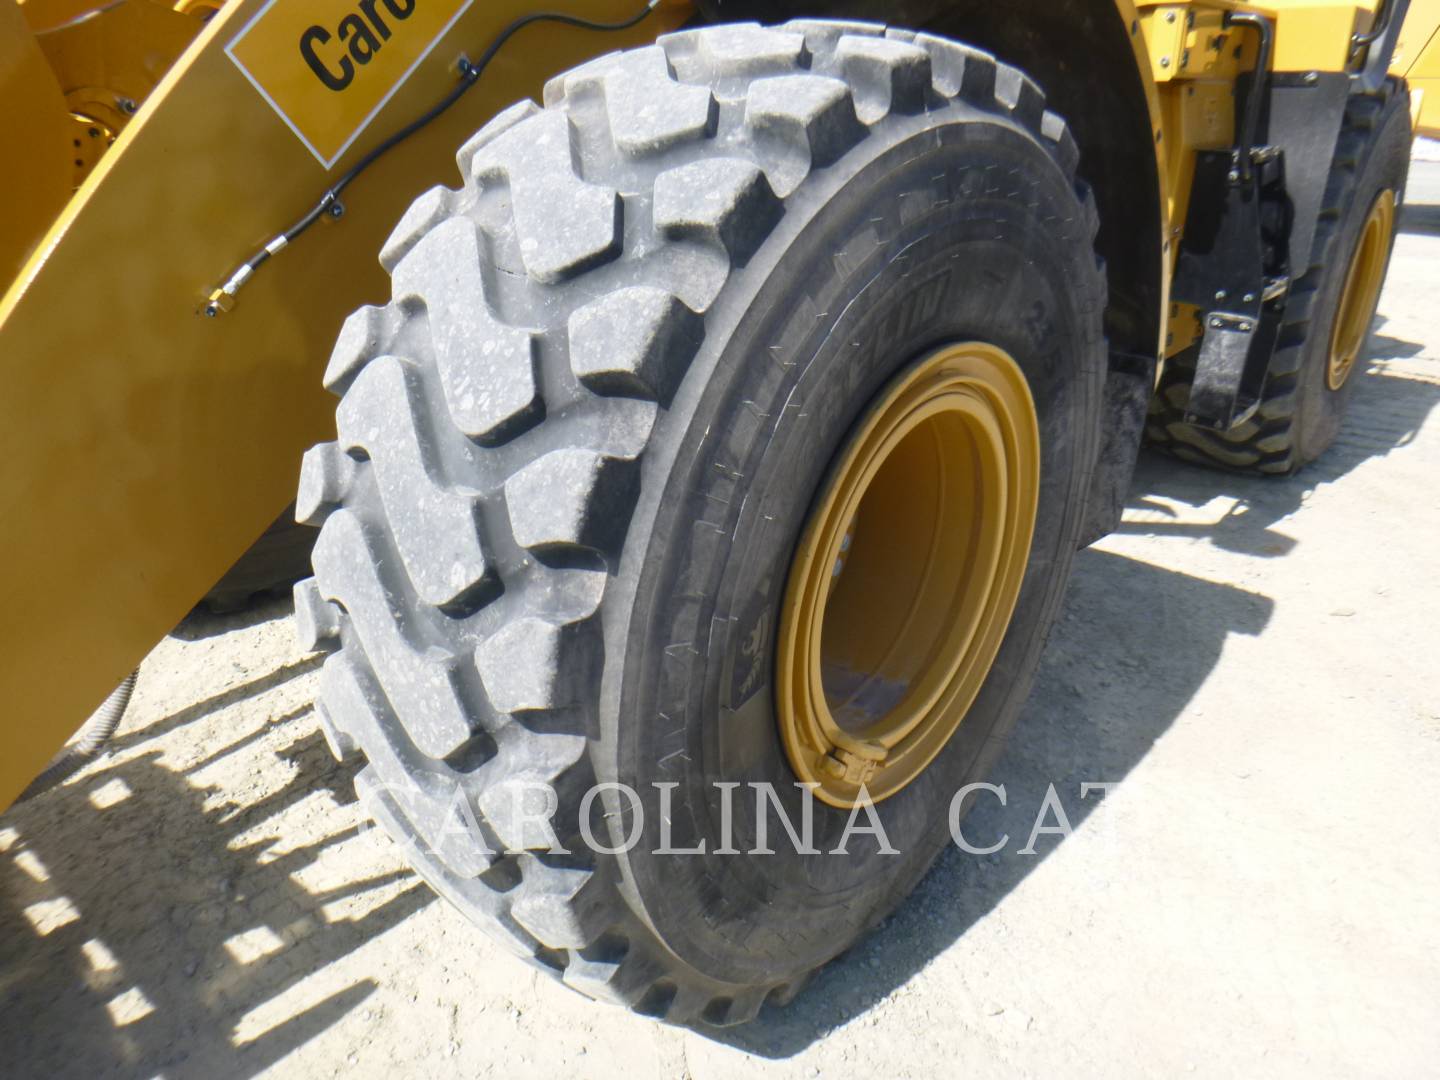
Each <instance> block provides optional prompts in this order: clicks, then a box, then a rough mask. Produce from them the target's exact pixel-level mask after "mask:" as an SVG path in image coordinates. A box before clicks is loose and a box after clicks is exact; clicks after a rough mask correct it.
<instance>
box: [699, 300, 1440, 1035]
mask: <svg viewBox="0 0 1440 1080" xmlns="http://www.w3.org/2000/svg"><path fill="white" fill-rule="evenodd" d="M1378 325H1379V326H1383V321H1382V322H1381V323H1379V324H1378ZM1420 351H1421V347H1420V346H1419V345H1417V344H1415V343H1412V342H1406V341H1401V340H1399V339H1396V338H1390V337H1386V336H1384V335H1383V334H1375V335H1373V336H1372V338H1371V341H1370V359H1371V366H1370V368H1369V369H1368V370H1367V371H1364V372H1357V373H1356V376H1355V377H1356V378H1358V379H1360V382H1359V384H1358V385H1357V386H1356V387H1355V395H1354V397H1353V399H1352V401H1351V406H1350V416H1349V419H1348V420H1347V423H1346V426H1345V428H1344V430H1343V431H1342V432H1341V435H1340V437H1339V438H1338V439H1337V440H1336V442H1335V444H1334V445H1333V446H1332V447H1331V449H1330V450H1329V451H1328V452H1327V454H1326V455H1325V456H1324V457H1323V458H1322V459H1321V460H1320V461H1318V462H1316V463H1314V464H1312V465H1310V466H1308V467H1307V468H1306V469H1304V470H1302V471H1301V472H1300V473H1299V474H1297V475H1296V476H1292V477H1263V478H1262V477H1248V476H1242V475H1238V474H1227V473H1223V472H1216V471H1214V470H1211V469H1204V468H1199V467H1196V466H1191V465H1186V464H1184V463H1182V462H1178V461H1175V460H1173V459H1170V458H1166V457H1162V456H1160V455H1157V454H1154V453H1151V452H1149V451H1146V452H1143V453H1142V454H1141V459H1140V464H1139V466H1138V468H1137V469H1136V475H1135V480H1134V483H1133V485H1132V487H1131V495H1130V499H1129V501H1128V504H1127V513H1126V518H1127V520H1126V521H1125V522H1124V523H1122V524H1121V526H1120V528H1119V530H1117V531H1118V532H1121V533H1126V532H1141V533H1147V534H1151V535H1177V536H1193V537H1196V538H1204V539H1206V540H1208V541H1209V542H1210V543H1212V544H1215V545H1216V546H1218V547H1221V548H1224V549H1226V550H1230V551H1236V552H1240V553H1243V554H1247V555H1254V556H1260V557H1275V556H1280V555H1285V554H1288V553H1289V552H1290V551H1291V550H1293V548H1294V546H1295V542H1294V540H1293V539H1291V538H1290V537H1289V536H1287V535H1286V534H1284V533H1283V532H1281V531H1279V530H1277V529H1276V528H1275V525H1276V524H1277V523H1278V522H1280V521H1281V520H1282V519H1283V518H1285V517H1286V516H1287V515H1289V514H1291V513H1293V512H1295V511H1296V510H1298V509H1299V507H1300V505H1301V503H1302V501H1303V500H1304V498H1305V497H1306V495H1307V494H1308V493H1309V492H1310V491H1312V490H1314V489H1315V488H1316V487H1317V486H1319V485H1321V484H1325V483H1330V482H1333V481H1335V480H1338V479H1339V478H1341V477H1342V476H1344V475H1345V474H1347V473H1349V472H1351V471H1352V470H1353V469H1355V468H1357V467H1358V466H1360V465H1362V464H1363V463H1365V462H1367V461H1369V460H1371V459H1372V458H1376V457H1381V456H1384V455H1385V454H1388V453H1390V452H1391V451H1392V450H1394V449H1395V448H1397V447H1401V446H1404V445H1405V444H1406V443H1408V442H1409V441H1410V440H1411V439H1412V438H1413V437H1414V435H1415V433H1416V431H1417V430H1418V429H1419V428H1420V426H1421V424H1422V423H1423V422H1424V421H1425V419H1426V417H1427V416H1428V415H1429V413H1430V410H1431V409H1433V408H1434V407H1435V406H1436V404H1437V402H1440V385H1436V384H1435V383H1433V382H1428V381H1425V380H1423V379H1418V378H1415V377H1411V376H1407V375H1405V374H1404V373H1403V372H1400V371H1398V370H1387V368H1386V364H1385V362H1386V361H1389V360H1399V359H1408V358H1409V357H1411V356H1414V355H1417V354H1418V353H1419V352H1420ZM1220 497H1227V498H1229V499H1232V500H1235V503H1234V505H1233V507H1232V508H1231V509H1229V510H1228V511H1227V512H1226V513H1225V514H1224V515H1223V516H1222V517H1221V518H1220V519H1219V520H1218V521H1215V522H1207V523H1204V524H1198V525H1197V524H1190V523H1184V522H1180V521H1178V520H1173V521H1170V520H1167V518H1177V517H1178V515H1176V514H1175V512H1174V510H1173V509H1172V505H1173V502H1174V501H1178V502H1181V503H1184V504H1187V505H1190V506H1195V507H1199V506H1204V505H1205V504H1207V503H1209V502H1211V501H1212V500H1215V499H1217V498H1220ZM1273 608H1274V602H1273V601H1272V600H1270V599H1269V598H1268V597H1265V596H1261V595H1259V594H1256V593H1253V592H1248V591H1246V590H1244V589H1240V588H1237V587H1235V586H1232V585H1225V584H1217V583H1215V582H1211V581H1205V580H1202V579H1199V578H1195V577H1192V576H1189V575H1186V574H1182V573H1178V572H1176V571H1172V570H1166V569H1164V568H1162V567H1158V566H1154V565H1151V564H1148V563H1141V562H1136V561H1134V560H1131V559H1128V558H1125V557H1124V556H1121V555H1118V554H1114V553H1111V552H1105V551H1099V550H1095V549H1091V550H1088V551H1083V552H1081V553H1080V555H1079V556H1078V558H1077V560H1076V564H1075V572H1074V576H1073V578H1072V580H1071V584H1070V591H1069V594H1068V596H1067V598H1066V605H1065V611H1064V614H1063V616H1062V618H1061V621H1060V622H1059V624H1058V625H1057V626H1056V628H1055V631H1054V632H1053V633H1052V635H1051V638H1050V642H1049V645H1048V647H1047V649H1046V652H1045V657H1044V660H1043V661H1042V663H1041V667H1040V671H1039V675H1038V677H1037V680H1036V685H1035V689H1034V691H1033V692H1032V693H1031V696H1030V700H1029V701H1028V702H1027V704H1026V706H1025V709H1024V711H1023V712H1022V713H1021V716H1020V720H1019V722H1018V723H1017V724H1016V726H1015V729H1014V731H1013V732H1012V733H1011V736H1010V739H1009V743H1008V745H1007V748H1006V750H1005V753H1004V755H1003V756H1002V757H1001V759H1000V761H999V763H998V764H997V766H996V768H995V770H994V773H993V775H992V776H991V777H990V779H991V781H992V782H993V783H996V784H1003V785H1004V786H1005V789H1006V794H1007V803H1006V805H1005V806H1004V807H1002V806H1000V805H998V803H997V801H995V800H993V799H983V800H981V801H980V802H979V803H977V805H976V807H975V810H974V811H973V812H972V813H971V814H970V816H969V817H968V818H967V819H966V821H965V824H964V832H965V835H966V836H967V837H968V838H970V839H971V842H972V843H973V844H975V845H976V846H982V847H983V846H986V845H988V844H990V843H993V842H995V841H996V840H997V839H998V838H999V837H1001V836H1004V835H1006V834H1008V835H1009V837H1010V838H1011V839H1010V843H1009V844H1008V845H1007V846H1006V848H1005V849H1004V850H1002V851H1001V852H998V853H996V854H993V855H986V856H974V855H969V854H966V853H964V852H963V851H961V850H960V848H959V847H950V848H948V849H947V850H946V851H945V853H944V854H943V855H941V857H940V859H939V860H938V861H937V862H936V864H935V866H934V867H933V868H932V869H931V871H930V873H929V875H928V876H927V877H926V879H925V881H924V882H923V883H922V884H921V886H920V887H919V888H918V889H917V890H916V891H915V893H914V894H913V895H912V896H911V897H910V898H909V899H908V900H907V901H906V902H905V904H904V905H902V906H901V908H900V909H899V910H898V911H897V912H896V913H895V914H894V915H893V916H892V917H891V918H890V919H889V920H887V921H886V923H885V924H883V925H882V926H881V927H880V928H879V929H877V930H876V932H875V933H874V934H872V935H870V937H868V938H867V939H865V940H864V941H862V943H861V944H860V945H858V946H857V947H856V948H855V949H854V950H852V951H851V952H850V953H848V954H846V955H845V956H843V957H841V958H840V959H839V960H837V961H835V962H834V963H832V964H830V965H829V966H828V967H826V968H825V969H824V970H823V971H821V972H820V974H819V975H818V976H816V978H815V980H814V982H813V983H812V984H811V985H810V986H809V987H808V988H807V989H806V990H805V992H804V993H802V994H801V995H800V996H799V997H798V998H797V999H796V1000H795V1002H794V1003H792V1004H791V1005H789V1006H787V1007H784V1008H774V1007H769V1006H767V1007H766V1008H765V1010H764V1011H763V1012H762V1013H761V1015H760V1017H759V1019H758V1020H756V1021H755V1022H754V1023H752V1024H750V1025H747V1026H745V1027H742V1028H737V1029H734V1030H725V1029H719V1030H717V1029H713V1028H706V1029H703V1030H702V1032H701V1033H702V1034H704V1035H705V1036H706V1037H708V1038H711V1039H714V1040H716V1041H719V1042H722V1043H726V1044H729V1045H731V1046H735V1047H737V1048H739V1049H742V1050H745V1051H746V1052H748V1053H752V1054H756V1055H759V1056H762V1057H767V1058H786V1057H790V1056H792V1055H794V1054H796V1053H799V1052H800V1051H802V1050H804V1049H805V1048H806V1047H808V1046H809V1045H810V1044H812V1043H814V1042H816V1041H817V1040H819V1039H821V1038H823V1037H824V1036H825V1035H826V1034H827V1033H829V1032H830V1031H832V1030H834V1029H835V1028H837V1027H839V1026H841V1025H843V1024H845V1023H847V1022H849V1021H850V1020H852V1019H854V1018H855V1017H856V1016H858V1015H860V1014H861V1013H863V1012H864V1011H866V1010H867V1009H869V1008H871V1007H872V1006H874V1005H875V1004H876V1003H877V1002H879V1001H880V1000H881V999H883V998H884V997H885V996H886V995H888V994H890V993H891V992H892V991H894V990H896V989H897V988H899V987H900V986H902V985H903V984H904V983H905V982H906V981H907V980H909V979H910V978H911V977H912V976H914V975H915V974H916V973H917V972H918V971H920V970H921V969H922V968H923V967H925V965H926V964H928V963H929V962H930V961H931V959H932V958H933V957H935V956H937V955H938V954H940V953H941V952H943V951H945V950H946V949H947V948H950V947H951V946H952V945H953V944H954V943H955V942H956V941H957V940H959V939H960V938H961V937H962V936H963V935H964V934H965V932H966V931H967V930H968V929H969V928H970V927H971V926H973V925H974V924H975V923H976V922H977V921H978V920H979V919H981V918H982V917H983V916H985V915H986V914H987V913H988V912H990V911H991V910H992V909H993V908H994V907H995V905H996V904H998V903H999V902H1000V901H1001V900H1002V899H1003V898H1004V897H1005V896H1006V894H1008V893H1009V892H1010V891H1011V890H1012V889H1014V888H1015V887H1016V886H1017V885H1019V884H1020V882H1021V881H1023V880H1024V879H1025V877H1026V876H1027V875H1028V874H1029V873H1030V872H1031V871H1033V870H1034V869H1035V868H1036V867H1038V866H1039V865H1040V864H1041V863H1042V862H1043V861H1044V859H1045V858H1046V857H1047V856H1048V854H1049V853H1050V852H1051V851H1053V850H1055V849H1056V848H1057V847H1058V846H1059V844H1060V843H1063V842H1064V840H1063V839H1056V838H1053V837H1048V836H1047V837H1042V838H1041V839H1040V840H1037V841H1036V844H1035V848H1036V854H1034V855H1029V856H1025V855H1020V854H1018V851H1019V849H1020V848H1022V847H1024V846H1025V840H1026V838H1027V837H1029V835H1030V830H1031V828H1032V827H1033V825H1034V823H1035V819H1036V816H1037V814H1038V812H1039V809H1040V807H1041V805H1042V803H1043V801H1044V797H1045V793H1046V790H1047V788H1048V786H1049V785H1051V784H1053V785H1054V786H1055V789H1056V793H1057V795H1058V796H1059V797H1060V800H1061V802H1062V804H1063V805H1064V808H1065V811H1066V813H1067V815H1068V817H1069V820H1070V823H1071V825H1072V826H1073V827H1074V828H1075V829H1076V830H1077V831H1079V830H1083V829H1084V827H1085V821H1086V820H1087V819H1088V818H1089V816H1090V814H1091V813H1092V812H1093V811H1094V810H1095V808H1096V806H1097V801H1098V800H1097V799H1096V798H1095V797H1094V796H1092V797H1091V798H1089V799H1085V800H1082V799H1081V797H1080V785H1081V783H1083V782H1087V781H1088V782H1102V783H1118V782H1123V781H1124V779H1125V777H1126V776H1127V775H1128V774H1129V773H1130V772H1131V770H1132V769H1133V768H1134V767H1135V766H1136V764H1138V763H1139V761H1140V760H1141V759H1142V758H1143V757H1144V756H1145V754H1146V753H1147V752H1148V751H1149V749H1150V747H1151V746H1152V745H1153V744H1154V743H1155V741H1156V740H1157V739H1159V738H1160V737H1161V736H1162V735H1163V734H1164V733H1165V731H1166V730H1167V729H1168V728H1169V727H1170V726H1171V725H1172V724H1173V723H1174V721H1175V719H1176V718H1177V717H1178V716H1179V715H1180V713H1181V712H1182V711H1183V710H1184V708H1185V706H1186V705H1187V704H1188V702H1189V701H1190V699H1191V698H1192V697H1193V696H1194V694H1195V692H1196V691H1197V690H1198V689H1199V687H1200V685H1201V684H1202V683H1203V682H1204V681H1205V679H1206V677H1207V676H1208V675H1209V674H1210V672H1211V671H1212V670H1213V669H1214V667H1215V666H1216V664H1217V663H1218V662H1219V659H1220V655H1221V650H1222V649H1223V647H1224V644H1225V641H1226V639H1227V638H1228V637H1229V636H1230V635H1232V634H1246V635H1254V634H1258V633H1260V632H1261V630H1262V629H1263V628H1264V627H1265V625H1266V624H1267V623H1268V622H1269V620H1270V616H1271V614H1272V612H1273ZM1050 820H1051V821H1052V823H1053V818H1052V819H1050Z"/></svg>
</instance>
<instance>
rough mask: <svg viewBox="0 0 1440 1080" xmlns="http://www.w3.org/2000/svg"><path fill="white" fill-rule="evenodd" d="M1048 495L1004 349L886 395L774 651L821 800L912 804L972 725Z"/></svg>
mask: <svg viewBox="0 0 1440 1080" xmlns="http://www.w3.org/2000/svg"><path fill="white" fill-rule="evenodd" d="M1039 483H1040V441H1039V429H1038V423H1037V420H1036V415H1035V405H1034V402H1033V400H1032V399H1031V397H1030V391H1029V387H1028V385H1027V383H1026V381H1025V377H1024V375H1023V373H1022V372H1021V370H1020V368H1019V365H1017V364H1016V363H1015V361H1014V360H1013V359H1012V358H1011V357H1010V356H1009V354H1008V353H1006V352H1005V351H1004V350H1002V349H999V348H997V347H995V346H993V345H986V344H980V343H974V342H972V343H966V344H960V345H953V346H948V347H946V348H942V349H940V350H937V351H936V352H934V353H932V354H930V355H929V356H927V357H926V358H925V359H923V360H921V361H920V362H919V363H918V364H916V365H915V366H914V367H912V368H910V369H909V370H908V371H907V372H905V373H904V374H903V375H901V376H900V377H899V378H898V379H896V380H895V381H894V382H893V383H891V384H890V386H889V387H888V388H887V389H886V390H884V391H883V392H882V393H881V395H880V396H879V398H878V399H877V400H876V402H875V404H874V405H873V406H872V407H871V409H870V411H869V412H868V413H867V414H866V416H865V418H864V419H863V420H862V421H861V423H860V425H859V427H858V429H857V431H856V432H855V433H854V435H853V436H852V438H851V439H850V441H849V443H848V444H847V446H846V447H845V448H844V450H843V451H842V452H841V454H840V456H839V459H838V462H837V464H836V466H835V467H834V468H833V470H832V473H831V475H830V477H829V478H828V480H827V481H826V483H825V485H824V487H823V489H822V491H821V493H820V496H819V498H818V499H817V502H816V506H815V509H814V510H813V511H812V514H811V517H810V520H809V522H808V523H807V525H806V528H805V530H804V532H803V534H802V536H801V540H800V543H799V546H798V547H797V548H796V553H795V558H794V561H793V563H792V566H791V571H790V578H789V582H788V585H787V589H786V601H785V609H784V612H783V615H782V618H781V626H780V636H779V639H778V643H777V657H776V660H777V663H776V671H777V707H778V708H777V713H778V718H779V724H780V735H781V741H782V743H783V744H784V747H785V752H786V755H787V757H788V758H789V761H790V765H791V767H792V769H793V770H794V772H795V774H796V776H797V777H798V778H799V779H800V780H801V781H804V782H809V783H814V784H816V785H817V786H816V788H815V794H816V797H817V798H819V799H821V800H822V801H824V802H826V803H828V804H830V805H832V806H837V807H851V806H854V805H855V803H856V802H857V800H858V798H859V795H860V789H861V787H862V786H864V787H865V789H866V791H867V792H868V794H869V796H870V798H871V799H872V800H873V801H875V802H879V801H880V800H881V799H884V798H887V797H889V796H890V795H893V794H895V793H896V792H898V791H900V790H901V789H902V788H903V787H905V785H906V784H908V783H910V782H911V781H912V780H914V779H915V777H917V776H918V775H919V774H920V773H921V772H922V771H923V770H924V769H925V767H926V766H927V765H928V764H929V763H930V762H931V761H932V760H933V759H934V758H935V756H936V755H937V754H938V753H939V752H940V750H941V749H942V748H943V747H944V745H945V743H946V742H947V741H948V740H949V738H950V737H951V735H953V734H954V733H955V730H956V729H957V728H958V727H959V725H960V723H961V721H962V720H963V719H964V716H965V713H966V712H967V711H968V710H969V708H970V705H971V704H972V703H973V702H974V700H975V697H976V695H977V694H978V693H979V691H980V687H981V685H982V684H983V682H984V680H985V677H986V675H987V674H988V673H989V670H990V666H991V664H992V662H993V661H994V659H995V654H996V652H997V651H998V650H999V647H1000V642H1001V639H1002V638H1003V636H1004V633H1005V629H1006V627H1007V626H1008V625H1009V622H1010V616H1011V614H1012V613H1013V611H1014V608H1015V602H1016V599H1017V598H1018V596H1019V594H1020V585H1021V582H1022V580H1023V578H1024V574H1025V566H1026V563H1027V561H1028V559H1029V554H1030V542H1031V537H1032V534H1033V532H1034V527H1035V513H1036V503H1037V496H1038V492H1039Z"/></svg>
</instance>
